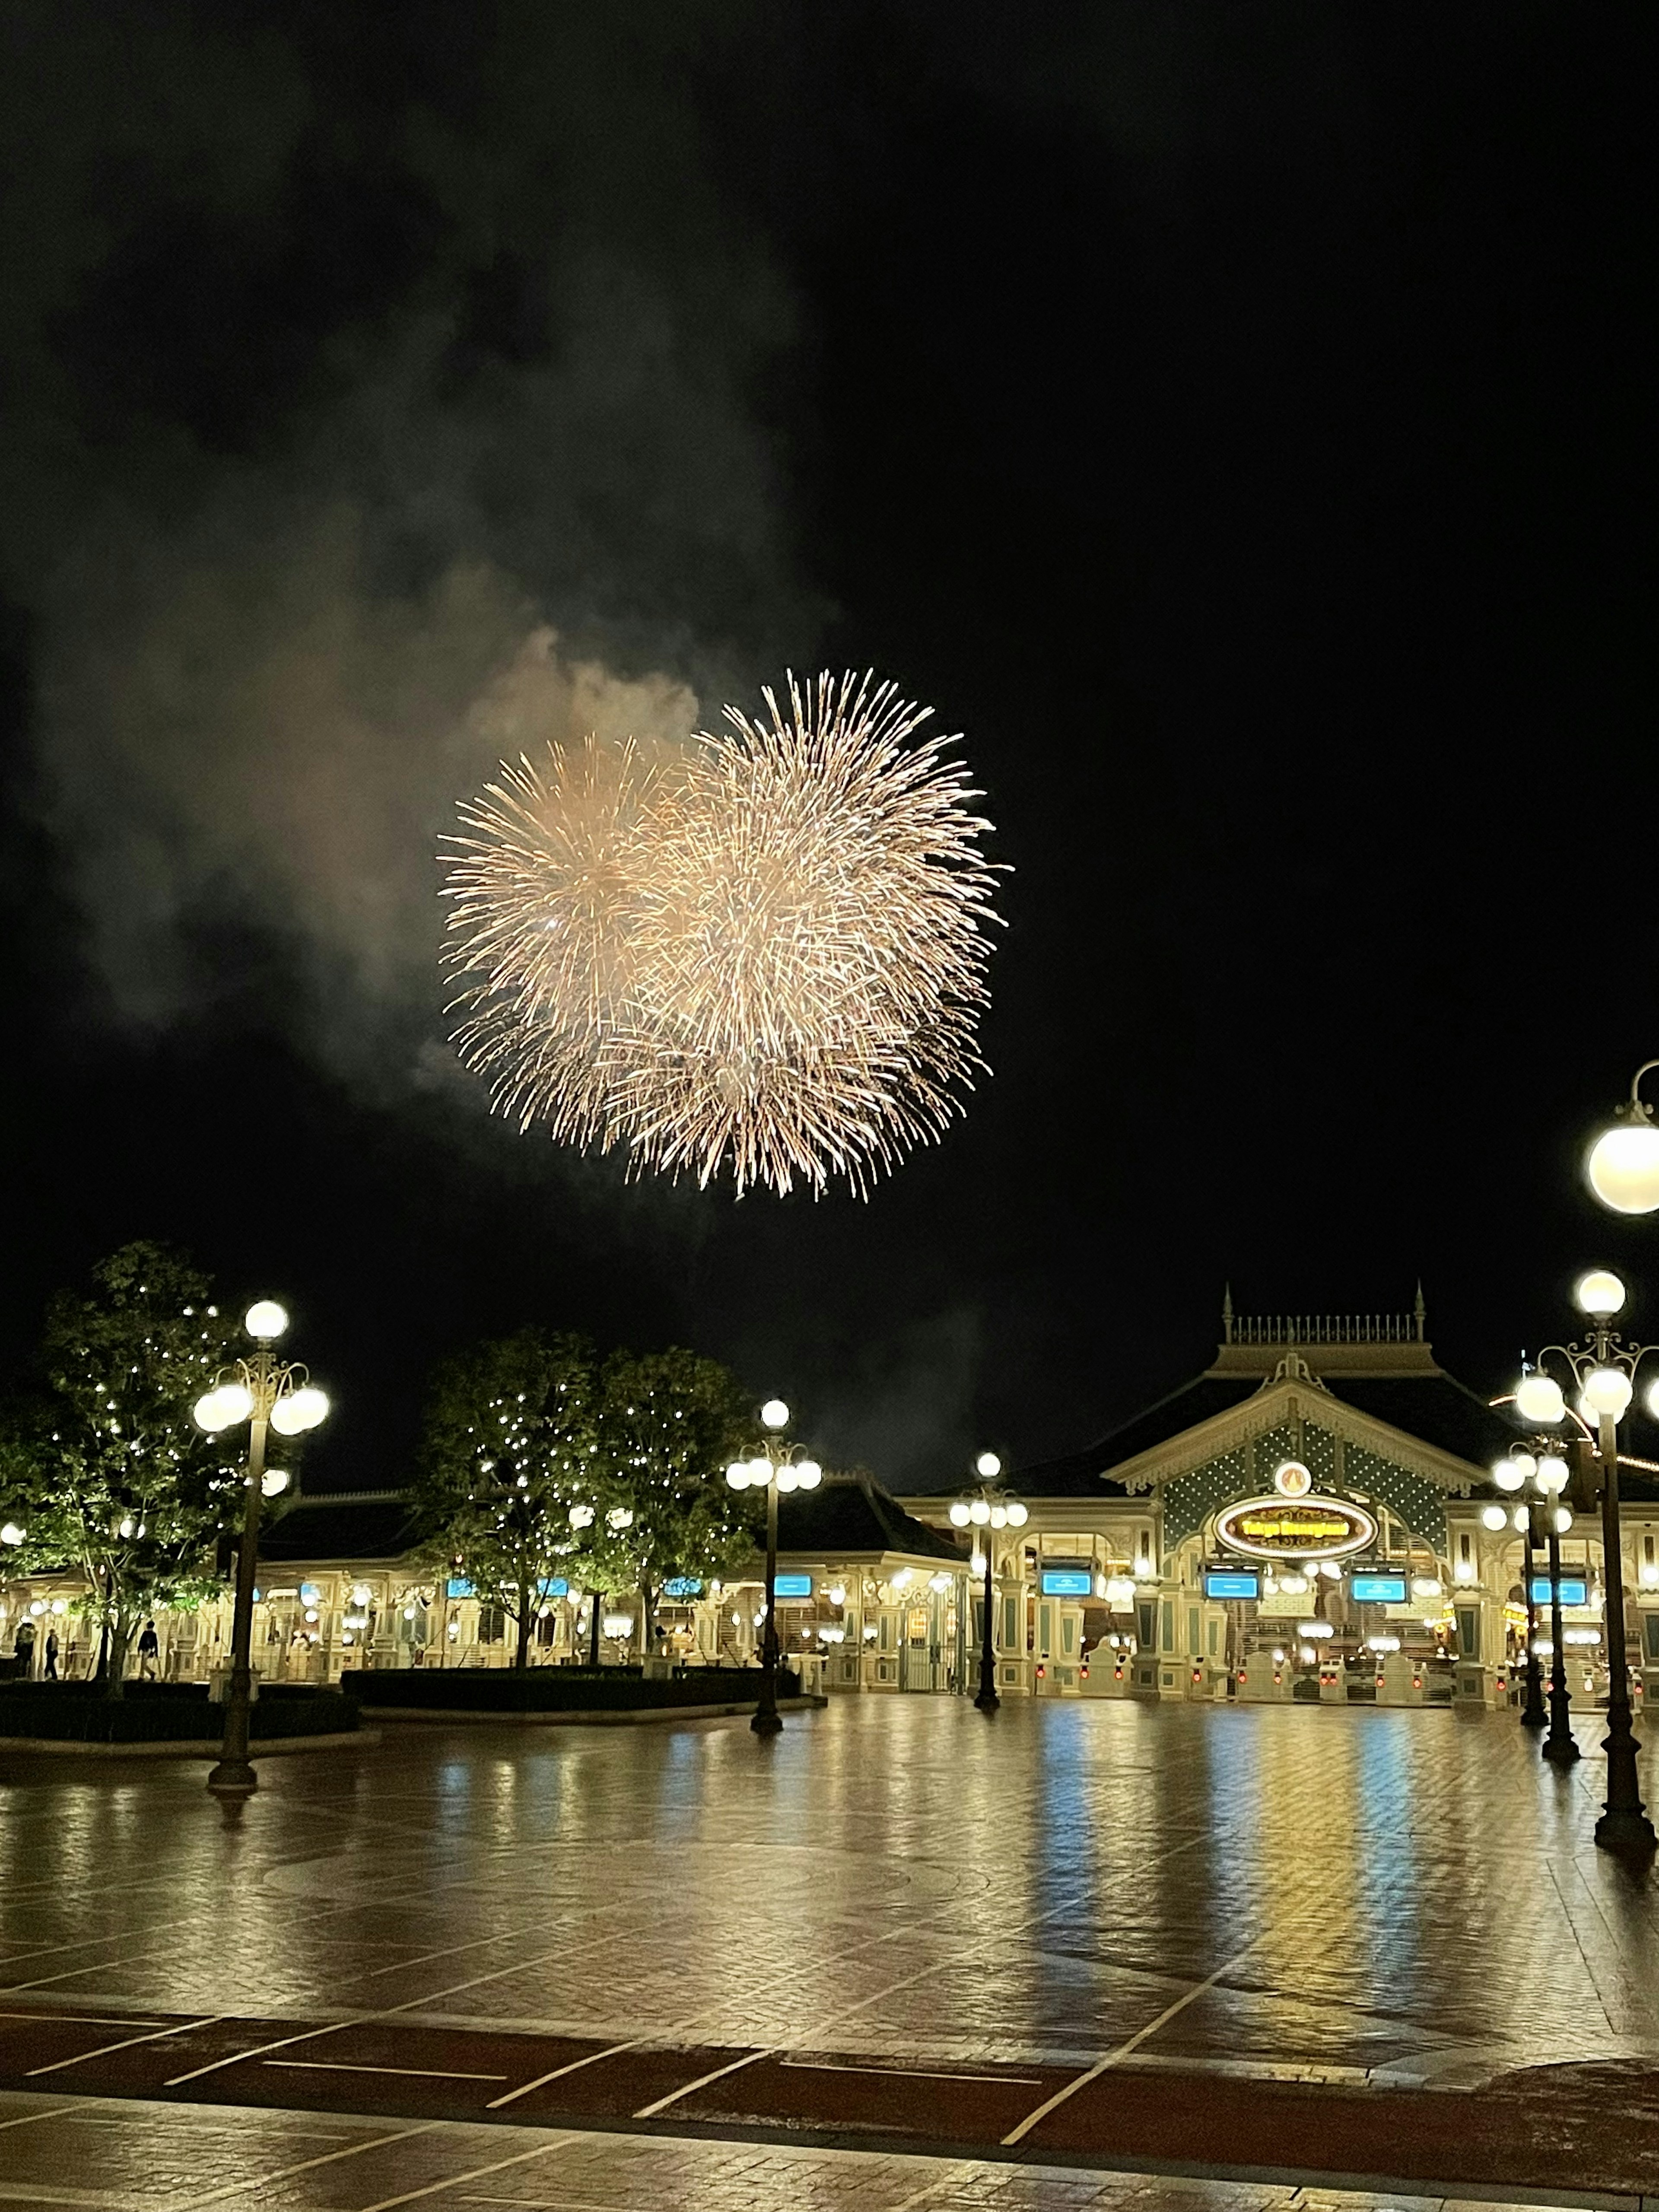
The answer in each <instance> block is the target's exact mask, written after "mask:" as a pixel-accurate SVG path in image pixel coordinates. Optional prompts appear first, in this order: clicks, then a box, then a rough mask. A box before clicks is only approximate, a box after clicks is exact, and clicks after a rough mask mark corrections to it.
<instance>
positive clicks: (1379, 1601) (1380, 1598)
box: [1348, 1575, 1406, 1605]
mask: <svg viewBox="0 0 1659 2212" xmlns="http://www.w3.org/2000/svg"><path fill="white" fill-rule="evenodd" d="M1348 1595H1349V1596H1350V1597H1352V1599H1353V1601H1354V1602H1355V1603H1356V1604H1357V1605H1404V1603H1405V1602H1406V1577H1404V1575H1355V1576H1353V1577H1352V1578H1351V1579H1350V1581H1349V1583H1348Z"/></svg>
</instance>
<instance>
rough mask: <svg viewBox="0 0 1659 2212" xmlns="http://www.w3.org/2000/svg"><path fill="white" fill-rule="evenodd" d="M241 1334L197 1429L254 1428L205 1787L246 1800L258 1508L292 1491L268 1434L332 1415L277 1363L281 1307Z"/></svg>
mask: <svg viewBox="0 0 1659 2212" xmlns="http://www.w3.org/2000/svg"><path fill="white" fill-rule="evenodd" d="M242 1326H243V1328H246V1331H247V1333H248V1334H249V1335H250V1336H251V1337H252V1339H253V1342H254V1350H253V1352H252V1354H251V1355H250V1356H249V1357H248V1358H244V1359H239V1360H238V1361H237V1363H236V1367H235V1371H234V1374H233V1375H231V1376H221V1377H220V1379H219V1380H218V1381H217V1382H216V1383H215V1384H214V1385H213V1388H212V1389H210V1390H209V1391H207V1392H205V1393H204V1395H203V1396H202V1397H200V1398H198V1399H197V1401H196V1421H197V1426H198V1427H199V1428H204V1429H205V1430H206V1431H207V1432H208V1434H209V1435H210V1436H216V1435H218V1434H219V1433H220V1431H222V1430H225V1429H234V1427H235V1426H236V1425H238V1423H239V1422H241V1421H246V1423H247V1424H248V1447H247V1472H246V1476H245V1477H244V1486H245V1489H246V1505H245V1508H244V1510H243V1515H242V1541H241V1550H240V1553H239V1555H238V1558H237V1562H236V1613H235V1618H234V1625H233V1626H232V1629H231V1644H230V1695H229V1697H228V1699H226V1700H225V1735H224V1743H223V1746H222V1749H221V1752H220V1754H219V1763H218V1765H216V1767H215V1768H214V1769H213V1771H212V1772H211V1773H210V1775H209V1776H208V1780H207V1786H208V1788H209V1789H210V1790H215V1791H216V1792H217V1794H218V1795H219V1796H222V1797H246V1796H249V1795H250V1794H251V1793H252V1791H253V1790H257V1789H258V1775H256V1774H255V1772H254V1771H253V1767H252V1764H251V1762H250V1760H249V1759H248V1755H247V1738H248V1708H249V1705H250V1704H251V1703H252V1691H253V1676H252V1666H251V1663H250V1657H249V1654H250V1650H251V1647H252V1641H253V1582H254V1576H255V1573H256V1571H257V1570H258V1559H259V1504H260V1500H261V1499H262V1498H267V1497H273V1498H274V1497H275V1496H276V1494H277V1493H278V1492H280V1491H283V1490H285V1489H286V1488H287V1487H288V1476H287V1474H286V1473H285V1472H284V1471H283V1469H281V1468H266V1466H265V1431H266V1430H267V1428H272V1429H275V1430H276V1433H277V1435H278V1436H279V1437H297V1436H301V1435H303V1434H304V1432H305V1431H306V1430H307V1429H314V1428H315V1427H316V1426H317V1425H318V1423H319V1421H322V1420H324V1419H326V1418H327V1414H328V1400H327V1398H326V1396H325V1395H324V1393H323V1392H322V1391H320V1390H319V1389H317V1388H316V1386H315V1385H314V1384H313V1383H312V1381H311V1378H310V1376H309V1375H308V1374H307V1370H306V1369H305V1368H303V1367H301V1366H298V1365H296V1364H292V1363H289V1362H287V1361H283V1360H280V1359H278V1358H277V1357H276V1352H274V1351H273V1350H272V1348H271V1347H272V1346H273V1345H274V1344H275V1342H276V1339H277V1338H278V1337H279V1336H280V1335H281V1334H283V1330H284V1329H285V1328H287V1327H288V1316H287V1314H286V1313H284V1312H283V1309H282V1307H281V1306H279V1305H278V1304H276V1300H275V1299H274V1298H261V1299H259V1301H258V1304H254V1305H251V1306H250V1307H249V1308H248V1310H247V1312H246V1315H245V1316H244V1317H243V1322H242Z"/></svg>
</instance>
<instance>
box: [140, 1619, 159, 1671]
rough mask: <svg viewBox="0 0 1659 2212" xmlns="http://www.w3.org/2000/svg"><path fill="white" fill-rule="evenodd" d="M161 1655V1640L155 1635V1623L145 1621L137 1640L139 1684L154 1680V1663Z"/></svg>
mask: <svg viewBox="0 0 1659 2212" xmlns="http://www.w3.org/2000/svg"><path fill="white" fill-rule="evenodd" d="M160 1656H161V1639H160V1638H159V1637H158V1636H157V1635H156V1633H155V1622H154V1621H153V1620H147V1621H146V1622H145V1623H144V1626H143V1632H142V1634H141V1635H140V1636H139V1638H138V1679H139V1680H140V1681H141V1682H153V1681H154V1680H155V1662H156V1661H157V1660H158V1659H159V1658H160Z"/></svg>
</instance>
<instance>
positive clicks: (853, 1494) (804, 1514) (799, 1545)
mask: <svg viewBox="0 0 1659 2212" xmlns="http://www.w3.org/2000/svg"><path fill="white" fill-rule="evenodd" d="M778 1550H779V1551H780V1552H781V1553H784V1552H787V1553H789V1554H790V1556H791V1557H792V1558H797V1557H798V1558H800V1559H811V1560H819V1559H822V1560H829V1559H866V1558H870V1559H876V1558H879V1557H881V1555H882V1554H883V1553H889V1552H896V1553H901V1554H902V1555H905V1556H907V1557H909V1558H912V1559H950V1560H952V1561H954V1562H955V1563H956V1564H957V1565H961V1563H962V1553H961V1552H960V1551H959V1550H958V1549H957V1547H956V1545H954V1544H952V1543H951V1542H950V1541H949V1540H948V1539H947V1538H945V1537H944V1536H941V1535H940V1534H939V1531H938V1529H937V1528H928V1527H927V1525H926V1523H925V1522H921V1521H918V1520H915V1518H914V1517H913V1516H911V1515H910V1514H908V1513H907V1512H906V1511H905V1510H904V1508H903V1507H902V1505H901V1504H899V1503H898V1501H897V1499H896V1498H890V1497H889V1495H888V1493H887V1492H885V1491H884V1490H883V1489H882V1488H881V1487H880V1486H879V1485H878V1483H876V1482H874V1481H872V1480H871V1478H870V1477H869V1476H868V1475H867V1474H854V1475H829V1476H827V1477H826V1478H825V1480H823V1483H822V1484H821V1485H820V1486H819V1487H818V1488H817V1490H796V1491H792V1492H790V1493H789V1495H788V1496H787V1498H779V1500H778Z"/></svg>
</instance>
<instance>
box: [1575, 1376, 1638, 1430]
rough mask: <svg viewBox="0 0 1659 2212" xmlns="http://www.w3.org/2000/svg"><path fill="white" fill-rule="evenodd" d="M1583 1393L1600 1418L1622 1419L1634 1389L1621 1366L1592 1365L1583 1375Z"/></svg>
mask: <svg viewBox="0 0 1659 2212" xmlns="http://www.w3.org/2000/svg"><path fill="white" fill-rule="evenodd" d="M1583 1395H1584V1398H1585V1401H1586V1403H1587V1404H1589V1406H1590V1407H1593V1409H1594V1410H1595V1413H1597V1414H1598V1415H1599V1416H1600V1417H1601V1419H1603V1420H1607V1421H1622V1420H1623V1419H1624V1418H1625V1415H1626V1413H1628V1412H1629V1410H1630V1401H1631V1400H1632V1397H1633V1396H1634V1395H1635V1389H1634V1386H1633V1384H1632V1382H1631V1379H1630V1377H1629V1376H1628V1375H1626V1372H1625V1370H1624V1369H1623V1368H1622V1367H1592V1368H1591V1370H1590V1371H1589V1374H1588V1375H1586V1376H1585V1377H1584V1383H1583Z"/></svg>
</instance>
